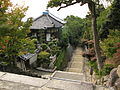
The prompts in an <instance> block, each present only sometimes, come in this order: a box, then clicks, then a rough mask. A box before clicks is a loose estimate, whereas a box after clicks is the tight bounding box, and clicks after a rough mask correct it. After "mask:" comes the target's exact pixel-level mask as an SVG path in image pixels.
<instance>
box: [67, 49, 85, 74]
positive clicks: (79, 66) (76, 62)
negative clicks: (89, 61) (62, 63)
mask: <svg viewBox="0 0 120 90" xmlns="http://www.w3.org/2000/svg"><path fill="white" fill-rule="evenodd" d="M83 60H84V58H83V57H82V49H81V48H80V47H78V48H76V49H75V51H74V52H73V56H72V60H71V61H70V62H69V65H68V67H67V69H66V71H68V72H75V73H82V72H83Z"/></svg>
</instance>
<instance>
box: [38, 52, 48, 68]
mask: <svg viewBox="0 0 120 90" xmlns="http://www.w3.org/2000/svg"><path fill="white" fill-rule="evenodd" d="M49 57H50V53H48V52H46V51H41V52H40V53H39V54H38V60H37V62H38V63H37V65H38V66H40V65H43V66H45V67H47V66H48V65H49V63H50V60H49Z"/></svg>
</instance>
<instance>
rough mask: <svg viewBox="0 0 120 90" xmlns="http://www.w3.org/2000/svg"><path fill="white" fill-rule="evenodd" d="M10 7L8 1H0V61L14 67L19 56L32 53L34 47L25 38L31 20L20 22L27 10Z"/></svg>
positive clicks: (29, 40) (32, 43)
mask: <svg viewBox="0 0 120 90" xmlns="http://www.w3.org/2000/svg"><path fill="white" fill-rule="evenodd" d="M11 5H12V4H11V3H10V1H9V0H2V1H0V7H1V8H0V57H2V58H1V61H4V62H9V63H10V64H11V65H15V62H16V59H17V57H18V56H19V55H22V54H26V53H28V52H33V51H34V49H35V46H34V41H33V40H31V39H30V38H29V37H27V34H28V33H29V32H30V30H29V27H30V26H31V22H32V20H31V19H30V18H29V19H28V20H27V21H26V22H23V21H22V19H23V18H24V17H25V12H26V10H27V8H25V7H23V6H22V7H20V6H15V7H12V6H11ZM10 6H11V7H10ZM9 7H10V8H9Z"/></svg>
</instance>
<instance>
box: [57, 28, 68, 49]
mask: <svg viewBox="0 0 120 90" xmlns="http://www.w3.org/2000/svg"><path fill="white" fill-rule="evenodd" d="M65 31H66V30H65ZM65 31H64V29H63V30H62V32H61V34H60V39H59V43H58V45H59V46H60V47H62V48H66V47H67V46H68V43H69V37H68V33H67V31H66V32H65Z"/></svg>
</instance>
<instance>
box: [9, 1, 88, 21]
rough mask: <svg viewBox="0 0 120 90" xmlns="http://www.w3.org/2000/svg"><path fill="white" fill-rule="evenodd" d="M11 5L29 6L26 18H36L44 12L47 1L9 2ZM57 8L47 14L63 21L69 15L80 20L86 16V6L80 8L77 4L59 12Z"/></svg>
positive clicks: (50, 9) (51, 9)
mask: <svg viewBox="0 0 120 90" xmlns="http://www.w3.org/2000/svg"><path fill="white" fill-rule="evenodd" d="M11 1H12V2H13V4H14V5H15V4H18V5H25V6H29V9H28V11H27V12H26V17H25V19H26V18H28V17H33V18H37V17H39V16H40V15H42V12H44V11H45V10H46V6H47V3H48V1H49V0H11ZM57 9H58V8H49V9H48V10H49V12H50V13H52V14H53V15H55V16H57V17H59V18H61V19H64V18H66V16H69V15H74V16H78V17H81V18H84V17H85V16H86V14H87V13H88V11H89V10H88V6H87V5H84V6H80V5H79V4H75V5H72V6H69V7H67V8H63V9H61V10H60V11H57Z"/></svg>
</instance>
